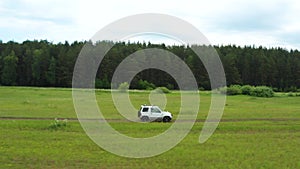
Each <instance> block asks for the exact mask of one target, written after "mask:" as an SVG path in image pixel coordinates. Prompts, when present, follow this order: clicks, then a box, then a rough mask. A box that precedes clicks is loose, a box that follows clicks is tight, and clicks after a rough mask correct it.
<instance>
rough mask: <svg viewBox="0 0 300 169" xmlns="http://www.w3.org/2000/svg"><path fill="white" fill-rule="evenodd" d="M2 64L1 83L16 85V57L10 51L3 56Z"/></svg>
mask: <svg viewBox="0 0 300 169" xmlns="http://www.w3.org/2000/svg"><path fill="white" fill-rule="evenodd" d="M3 62H4V65H3V70H2V76H1V81H2V84H3V85H9V86H11V85H16V84H17V82H16V80H17V63H18V57H17V56H16V55H15V52H14V51H12V52H11V53H10V55H8V56H6V57H4V59H3Z"/></svg>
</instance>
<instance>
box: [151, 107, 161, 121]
mask: <svg viewBox="0 0 300 169" xmlns="http://www.w3.org/2000/svg"><path fill="white" fill-rule="evenodd" d="M150 111H151V112H150V113H151V116H150V119H151V121H155V120H160V119H161V118H162V112H161V110H160V109H159V108H158V107H156V106H153V107H151V109H150Z"/></svg>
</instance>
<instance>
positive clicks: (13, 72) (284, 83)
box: [0, 40, 300, 91]
mask: <svg viewBox="0 0 300 169" xmlns="http://www.w3.org/2000/svg"><path fill="white" fill-rule="evenodd" d="M104 43H112V42H104ZM84 44H85V42H77V41H75V42H73V43H72V44H69V43H68V42H67V41H66V42H64V43H58V44H53V43H50V42H48V41H46V40H42V41H36V40H35V41H24V42H23V43H17V42H13V41H10V42H7V43H3V42H1V41H0V77H1V78H0V85H5V86H12V85H13V86H44V87H71V85H72V73H73V68H74V65H75V62H76V58H77V56H78V54H79V52H80V51H81V48H82V47H83V45H84ZM214 47H215V49H216V51H217V52H218V54H219V56H220V58H221V61H222V63H223V66H224V70H225V73H226V79H227V84H228V85H231V84H241V85H245V84H249V85H254V86H256V85H266V86H270V87H273V88H274V89H275V90H277V91H295V90H297V88H298V89H299V88H300V52H299V51H297V50H290V51H288V50H286V49H282V48H270V49H267V48H263V47H254V46H244V47H239V46H235V45H229V46H214ZM146 48H160V49H165V50H168V51H170V52H172V53H174V54H176V55H177V56H179V57H180V58H181V59H182V60H183V61H185V62H186V63H187V65H188V66H189V67H190V69H191V70H192V71H193V73H194V75H195V77H196V80H197V83H198V85H199V88H202V89H210V83H209V79H208V75H207V72H206V70H205V68H204V66H203V65H202V63H201V61H200V60H199V59H198V57H197V56H196V55H195V53H194V52H193V51H192V50H191V48H190V47H189V46H178V45H173V46H166V45H164V44H160V45H158V44H151V43H150V42H148V43H125V42H118V43H115V45H114V47H113V48H112V49H111V50H110V51H109V52H108V53H107V55H106V56H105V58H104V60H103V61H102V62H101V65H100V67H99V70H100V71H98V74H97V78H96V87H97V88H110V81H111V77H112V75H113V73H114V70H115V68H116V67H117V66H118V64H119V63H120V62H121V61H122V60H123V59H124V58H126V57H127V56H128V55H130V54H132V53H133V52H135V51H138V50H141V49H146ZM141 79H142V80H144V82H149V83H153V84H154V85H155V86H166V87H168V88H170V89H176V88H177V84H176V82H175V81H174V79H173V78H172V77H170V76H169V75H168V74H167V73H165V72H162V71H160V70H151V69H148V70H144V71H142V72H140V73H138V74H137V75H136V77H135V78H134V79H133V81H132V82H131V84H130V87H131V88H142V87H141V86H140V85H141V84H140V83H139V81H140V80H141Z"/></svg>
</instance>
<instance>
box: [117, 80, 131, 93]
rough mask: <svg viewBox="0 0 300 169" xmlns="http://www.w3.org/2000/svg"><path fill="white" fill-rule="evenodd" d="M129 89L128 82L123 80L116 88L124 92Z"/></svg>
mask: <svg viewBox="0 0 300 169" xmlns="http://www.w3.org/2000/svg"><path fill="white" fill-rule="evenodd" d="M128 89H129V84H128V82H123V83H121V84H120V85H119V87H118V90H119V91H120V92H126V91H127V90H128Z"/></svg>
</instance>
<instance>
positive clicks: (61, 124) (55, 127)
mask: <svg viewBox="0 0 300 169" xmlns="http://www.w3.org/2000/svg"><path fill="white" fill-rule="evenodd" d="M67 123H68V120H67V119H64V120H58V119H57V118H55V119H54V122H53V123H52V124H51V125H50V126H49V127H48V128H49V129H50V130H58V129H62V128H65V127H67Z"/></svg>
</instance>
